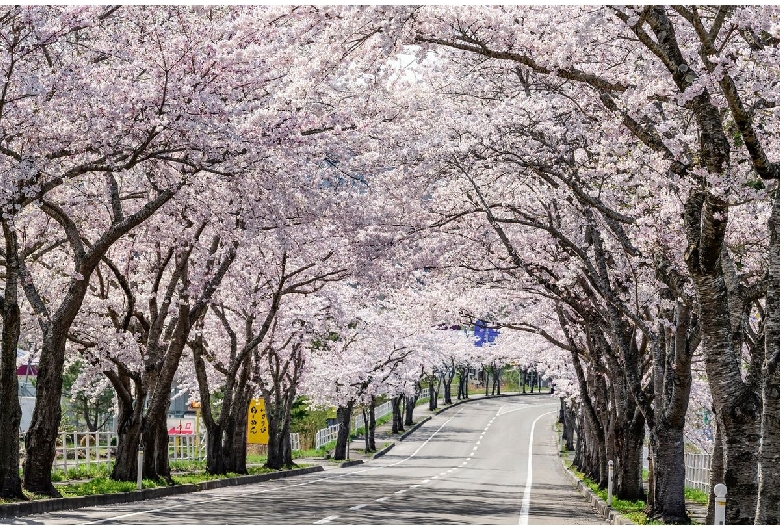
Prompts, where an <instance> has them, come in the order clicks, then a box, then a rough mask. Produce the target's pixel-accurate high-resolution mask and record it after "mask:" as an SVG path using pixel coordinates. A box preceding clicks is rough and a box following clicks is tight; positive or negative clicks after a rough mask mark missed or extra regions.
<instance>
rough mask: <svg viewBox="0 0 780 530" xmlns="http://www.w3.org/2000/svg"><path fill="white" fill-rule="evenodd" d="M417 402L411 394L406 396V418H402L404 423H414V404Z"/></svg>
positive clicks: (407, 424)
mask: <svg viewBox="0 0 780 530" xmlns="http://www.w3.org/2000/svg"><path fill="white" fill-rule="evenodd" d="M416 404H417V398H416V397H415V396H414V395H411V396H409V397H407V398H406V418H404V425H406V426H407V427H408V426H409V425H414V406H415V405H416Z"/></svg>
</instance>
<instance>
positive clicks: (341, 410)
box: [333, 401, 395, 460]
mask: <svg viewBox="0 0 780 530" xmlns="http://www.w3.org/2000/svg"><path fill="white" fill-rule="evenodd" d="M354 405H355V402H354V401H349V402H348V403H347V406H346V407H338V408H337V409H336V418H337V419H338V422H339V434H338V438H337V439H336V449H335V452H334V454H333V458H334V459H335V460H346V459H347V445H348V444H349V428H350V425H349V423H350V421H351V419H352V407H353V406H354ZM393 409H394V411H393V416H395V407H393Z"/></svg>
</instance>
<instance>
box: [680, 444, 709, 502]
mask: <svg viewBox="0 0 780 530" xmlns="http://www.w3.org/2000/svg"><path fill="white" fill-rule="evenodd" d="M711 467H712V455H709V454H707V453H698V454H697V453H685V487H686V488H691V489H695V490H699V491H703V492H704V493H709V492H710V469H711Z"/></svg>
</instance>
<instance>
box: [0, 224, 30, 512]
mask: <svg viewBox="0 0 780 530" xmlns="http://www.w3.org/2000/svg"><path fill="white" fill-rule="evenodd" d="M2 228H3V235H4V237H5V261H6V263H5V291H4V293H3V295H2V297H1V299H0V305H1V306H2V307H1V308H0V309H2V318H3V331H2V350H1V351H0V432H2V433H3V434H2V435H0V498H3V499H26V497H25V495H24V493H23V492H22V480H21V479H20V478H19V426H20V424H21V421H22V407H21V405H20V404H19V387H18V383H17V380H16V350H17V347H18V345H19V334H20V330H21V314H20V311H19V264H18V248H17V239H16V233H15V232H14V231H13V229H12V228H11V227H9V226H8V224H7V222H5V221H3V223H2Z"/></svg>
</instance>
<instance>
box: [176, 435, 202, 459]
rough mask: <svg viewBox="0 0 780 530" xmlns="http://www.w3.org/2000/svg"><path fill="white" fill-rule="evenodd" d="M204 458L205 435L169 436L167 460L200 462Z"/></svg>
mask: <svg viewBox="0 0 780 530" xmlns="http://www.w3.org/2000/svg"><path fill="white" fill-rule="evenodd" d="M203 458H206V433H205V432H203V434H199V435H195V434H169V435H168V460H169V461H171V462H174V461H177V460H201V459H203Z"/></svg>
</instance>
